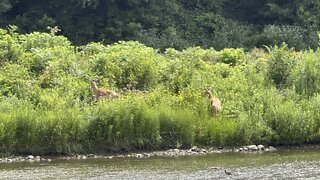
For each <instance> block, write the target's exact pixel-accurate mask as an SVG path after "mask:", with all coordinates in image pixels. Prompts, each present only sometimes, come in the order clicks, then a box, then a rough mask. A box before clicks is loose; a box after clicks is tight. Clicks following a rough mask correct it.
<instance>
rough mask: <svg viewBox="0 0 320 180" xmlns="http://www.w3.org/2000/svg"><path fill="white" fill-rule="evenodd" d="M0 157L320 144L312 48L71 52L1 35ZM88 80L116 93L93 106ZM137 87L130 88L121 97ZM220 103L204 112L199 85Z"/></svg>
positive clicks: (57, 43)
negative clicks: (219, 109)
mask: <svg viewBox="0 0 320 180" xmlns="http://www.w3.org/2000/svg"><path fill="white" fill-rule="evenodd" d="M0 47H1V48H0V94H1V95H0V152H2V153H71V152H74V153H88V152H107V151H122V150H143V149H148V150H156V149H162V148H174V147H182V148H183V147H185V148H188V147H190V146H192V145H198V146H241V145H246V144H251V143H253V144H267V145H296V144H304V143H318V142H319V140H320V131H319V128H320V114H319V109H320V96H319V95H318V94H319V91H320V71H318V70H319V68H320V56H319V55H320V51H319V50H318V51H303V52H295V51H294V50H292V49H289V48H287V46H286V45H284V46H282V47H271V48H267V49H266V50H261V49H254V50H252V51H251V52H244V51H243V50H242V49H224V50H222V51H216V50H214V49H201V48H196V47H195V48H189V49H186V50H184V51H176V50H174V49H167V50H166V51H165V52H164V53H159V52H158V51H157V50H155V49H153V48H149V47H146V46H144V45H143V44H140V43H138V42H131V41H130V42H119V43H117V44H113V45H109V46H104V45H102V44H100V43H91V44H88V45H85V46H81V47H74V46H72V45H71V43H70V42H69V41H68V40H67V39H66V38H64V37H62V36H56V35H54V34H45V33H32V34H25V35H22V34H17V33H15V31H14V30H13V29H10V30H3V29H0ZM90 80H96V81H98V86H99V87H108V88H110V89H113V90H115V91H117V92H119V93H120V94H121V98H120V99H114V100H102V101H98V102H97V101H95V100H94V98H93V93H92V91H91V89H90ZM134 81H136V82H138V83H139V84H138V85H137V87H136V90H133V91H127V92H122V89H123V88H124V87H126V85H127V84H129V83H132V82H134ZM208 86H211V87H212V88H213V90H214V91H213V94H214V95H216V96H218V97H219V98H220V99H221V101H222V104H223V110H222V112H220V113H219V114H218V115H216V116H212V115H211V114H210V113H209V111H208V104H209V100H208V97H206V96H204V88H205V87H208Z"/></svg>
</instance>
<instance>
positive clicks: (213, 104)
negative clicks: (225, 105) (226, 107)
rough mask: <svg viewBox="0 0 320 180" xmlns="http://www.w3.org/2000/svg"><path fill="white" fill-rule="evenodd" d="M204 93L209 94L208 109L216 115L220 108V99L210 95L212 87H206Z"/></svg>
mask: <svg viewBox="0 0 320 180" xmlns="http://www.w3.org/2000/svg"><path fill="white" fill-rule="evenodd" d="M205 94H206V95H208V96H209V99H210V104H209V110H210V112H211V113H212V114H213V115H216V114H217V113H218V112H220V111H221V110H222V106H221V101H220V99H219V98H218V97H217V96H214V95H212V88H211V87H210V88H206V90H205Z"/></svg>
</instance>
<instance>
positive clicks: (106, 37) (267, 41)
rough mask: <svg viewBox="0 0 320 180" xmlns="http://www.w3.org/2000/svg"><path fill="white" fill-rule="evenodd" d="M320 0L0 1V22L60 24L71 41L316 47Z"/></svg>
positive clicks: (39, 26) (27, 26)
mask: <svg viewBox="0 0 320 180" xmlns="http://www.w3.org/2000/svg"><path fill="white" fill-rule="evenodd" d="M319 12H320V1H319V0H259V1H256V0H214V1H212V0H66V1H61V0H46V1H43V0H0V27H6V26H8V25H17V26H18V27H19V31H20V32H21V33H26V32H32V31H44V32H48V31H49V29H48V26H49V27H55V26H58V27H59V28H60V29H61V32H59V33H61V34H62V35H65V36H67V37H68V38H69V39H70V40H71V41H72V42H73V43H75V44H85V43H88V42H91V41H103V42H105V43H113V42H116V41H119V40H138V41H140V42H141V43H144V44H146V45H148V46H153V47H155V48H159V49H164V48H167V47H173V48H177V49H183V48H186V47H190V46H202V47H204V48H206V47H214V48H216V49H221V48H224V47H244V48H252V47H261V46H263V45H273V44H281V43H282V42H286V43H287V44H289V46H291V47H295V48H296V49H305V48H317V47H318V39H317V31H318V30H319V28H320V13H319Z"/></svg>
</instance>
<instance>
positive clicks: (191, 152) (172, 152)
mask: <svg viewBox="0 0 320 180" xmlns="http://www.w3.org/2000/svg"><path fill="white" fill-rule="evenodd" d="M275 150H276V148H274V147H272V146H268V147H265V146H264V145H249V146H243V147H240V148H227V149H226V148H198V147H197V146H193V147H191V148H190V149H168V150H162V151H152V152H134V153H121V154H110V155H97V154H87V155H70V156H53V157H50V158H48V157H41V156H34V155H28V156H9V157H3V158H0V163H12V162H29V163H32V162H51V161H52V159H63V160H72V159H90V158H106V159H113V158H150V157H179V156H201V155H207V154H219V153H257V152H268V151H275Z"/></svg>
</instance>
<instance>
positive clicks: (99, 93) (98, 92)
mask: <svg viewBox="0 0 320 180" xmlns="http://www.w3.org/2000/svg"><path fill="white" fill-rule="evenodd" d="M91 88H92V90H93V92H94V95H95V98H96V99H97V100H98V99H100V98H102V97H107V98H110V99H113V98H115V99H118V98H120V95H119V94H118V93H116V92H115V91H113V90H111V89H106V88H98V86H97V84H96V82H95V81H91Z"/></svg>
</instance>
